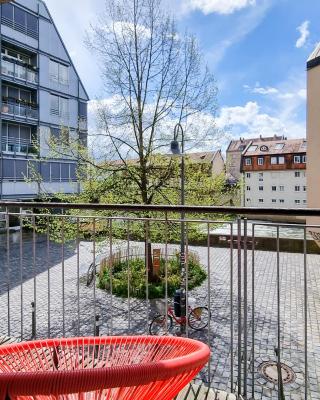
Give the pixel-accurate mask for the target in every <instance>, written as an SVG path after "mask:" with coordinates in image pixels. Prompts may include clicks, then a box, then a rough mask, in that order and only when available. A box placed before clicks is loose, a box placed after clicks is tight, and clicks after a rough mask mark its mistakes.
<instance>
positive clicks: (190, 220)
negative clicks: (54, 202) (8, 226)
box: [0, 211, 320, 227]
mask: <svg viewBox="0 0 320 400" xmlns="http://www.w3.org/2000/svg"><path fill="white" fill-rule="evenodd" d="M0 215H11V216H21V217H24V218H30V217H50V218H80V219H92V218H97V219H98V220H99V221H100V220H106V221H108V220H110V219H112V220H121V221H141V222H145V221H149V222H167V221H169V222H176V223H180V222H181V221H182V219H179V218H169V219H165V218H147V217H146V218H141V217H123V216H114V217H113V216H110V217H108V216H103V215H102V216H97V215H78V214H77V215H68V214H34V213H30V214H28V213H11V212H9V213H6V212H4V211H0ZM183 221H185V222H190V223H202V224H207V223H210V224H224V225H232V221H223V220H215V221H214V220H208V219H188V218H184V219H183ZM319 227H320V226H319Z"/></svg>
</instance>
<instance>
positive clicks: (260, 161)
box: [258, 157, 263, 165]
mask: <svg viewBox="0 0 320 400" xmlns="http://www.w3.org/2000/svg"><path fill="white" fill-rule="evenodd" d="M258 165H263V157H258Z"/></svg>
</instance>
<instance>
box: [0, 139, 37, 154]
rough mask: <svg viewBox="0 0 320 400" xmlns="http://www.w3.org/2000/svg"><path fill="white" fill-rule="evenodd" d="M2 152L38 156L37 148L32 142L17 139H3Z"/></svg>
mask: <svg viewBox="0 0 320 400" xmlns="http://www.w3.org/2000/svg"><path fill="white" fill-rule="evenodd" d="M1 148H2V151H4V152H9V153H23V154H36V153H37V147H36V144H35V143H32V142H30V140H26V139H19V138H15V137H8V138H7V137H3V138H2V143H1Z"/></svg>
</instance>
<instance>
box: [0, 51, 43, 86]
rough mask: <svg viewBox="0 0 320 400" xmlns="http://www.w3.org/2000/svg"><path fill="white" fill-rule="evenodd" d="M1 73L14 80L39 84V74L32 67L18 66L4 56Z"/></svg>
mask: <svg viewBox="0 0 320 400" xmlns="http://www.w3.org/2000/svg"><path fill="white" fill-rule="evenodd" d="M1 72H2V74H3V75H6V76H9V77H11V78H14V79H19V80H22V81H26V82H30V83H33V84H37V83H38V72H37V71H35V70H34V69H33V67H32V66H29V67H27V66H24V65H21V64H18V63H17V62H15V61H14V60H11V59H10V58H9V57H5V56H2V59H1Z"/></svg>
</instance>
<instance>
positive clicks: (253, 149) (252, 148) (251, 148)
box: [248, 145, 258, 152]
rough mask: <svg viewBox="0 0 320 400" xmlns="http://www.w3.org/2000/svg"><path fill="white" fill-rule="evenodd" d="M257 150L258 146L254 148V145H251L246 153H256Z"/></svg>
mask: <svg viewBox="0 0 320 400" xmlns="http://www.w3.org/2000/svg"><path fill="white" fill-rule="evenodd" d="M257 148H258V146H255V145H252V146H250V147H249V148H248V151H250V152H251V151H256V150H257Z"/></svg>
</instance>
